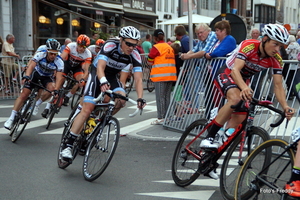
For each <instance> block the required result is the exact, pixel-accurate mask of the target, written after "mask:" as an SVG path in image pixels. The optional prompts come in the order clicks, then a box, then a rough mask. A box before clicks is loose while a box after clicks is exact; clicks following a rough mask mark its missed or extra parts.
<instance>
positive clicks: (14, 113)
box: [9, 110, 18, 119]
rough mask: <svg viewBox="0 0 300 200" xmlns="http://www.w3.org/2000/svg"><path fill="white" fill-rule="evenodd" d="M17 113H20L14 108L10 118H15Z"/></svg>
mask: <svg viewBox="0 0 300 200" xmlns="http://www.w3.org/2000/svg"><path fill="white" fill-rule="evenodd" d="M17 113H18V112H17V111H15V110H12V111H11V114H10V117H9V118H10V119H14V118H15V116H16V114H17Z"/></svg>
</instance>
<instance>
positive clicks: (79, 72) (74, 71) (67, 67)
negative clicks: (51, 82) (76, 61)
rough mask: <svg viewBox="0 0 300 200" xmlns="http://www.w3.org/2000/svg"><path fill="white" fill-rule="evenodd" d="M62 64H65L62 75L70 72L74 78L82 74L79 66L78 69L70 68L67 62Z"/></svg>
mask: <svg viewBox="0 0 300 200" xmlns="http://www.w3.org/2000/svg"><path fill="white" fill-rule="evenodd" d="M64 64H65V66H64V71H63V74H64V75H67V74H69V73H70V72H73V76H74V77H76V76H77V75H78V74H83V69H82V67H81V66H80V67H72V66H71V65H70V63H69V62H68V61H64Z"/></svg>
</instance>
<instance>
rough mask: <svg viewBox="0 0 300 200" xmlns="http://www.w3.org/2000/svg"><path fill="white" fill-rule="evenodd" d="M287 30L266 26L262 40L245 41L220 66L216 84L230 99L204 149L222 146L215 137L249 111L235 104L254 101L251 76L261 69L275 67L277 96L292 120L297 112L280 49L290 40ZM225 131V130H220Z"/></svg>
mask: <svg viewBox="0 0 300 200" xmlns="http://www.w3.org/2000/svg"><path fill="white" fill-rule="evenodd" d="M288 38H289V34H288V32H287V30H286V29H285V28H284V27H283V26H281V25H277V24H267V25H265V26H264V31H263V38H262V41H257V40H245V41H243V42H242V43H241V44H240V45H239V46H238V47H237V48H236V49H235V50H234V51H233V53H232V55H231V56H230V57H228V58H227V60H226V64H225V65H224V66H223V67H222V68H221V69H219V71H218V73H217V76H216V78H215V83H216V86H217V87H218V88H219V89H220V91H221V92H222V94H223V95H225V96H226V98H227V103H226V104H225V105H224V106H223V107H222V108H221V109H220V110H219V113H218V115H217V116H216V118H215V119H214V120H213V121H214V123H213V125H212V126H211V128H210V131H209V133H208V134H207V136H206V138H205V139H204V140H202V142H201V144H200V147H202V148H218V147H219V146H220V145H221V144H222V143H220V141H217V140H215V135H216V134H217V132H218V131H219V130H220V129H221V128H222V127H223V126H224V124H225V123H226V122H227V121H228V120H229V119H230V120H229V121H228V123H227V125H226V126H227V127H226V128H236V127H237V126H238V125H239V124H240V123H241V122H242V120H244V117H245V113H243V112H239V111H235V112H233V111H234V109H232V108H231V106H232V105H236V104H237V103H238V102H239V101H240V100H241V99H243V100H251V98H252V94H253V91H252V89H251V88H250V87H249V86H248V85H249V82H250V78H251V76H252V75H254V74H255V73H257V72H260V71H262V70H264V69H267V68H270V67H272V68H273V82H274V92H275V95H276V99H277V100H278V102H279V103H280V105H281V107H282V108H283V110H284V112H285V113H286V118H287V119H288V120H289V119H291V117H292V116H293V114H294V109H293V108H291V107H289V106H288V104H287V102H286V94H285V91H284V88H283V86H282V65H283V63H282V59H281V56H280V55H279V49H280V47H281V46H283V45H284V44H287V43H288ZM220 134H222V133H220Z"/></svg>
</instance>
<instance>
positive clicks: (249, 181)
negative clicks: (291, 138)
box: [235, 139, 294, 200]
mask: <svg viewBox="0 0 300 200" xmlns="http://www.w3.org/2000/svg"><path fill="white" fill-rule="evenodd" d="M287 146H288V143H287V142H286V141H284V140H280V139H272V140H268V141H266V142H264V143H263V144H262V145H260V146H259V147H258V148H257V149H255V150H254V151H253V152H252V153H251V154H250V156H249V157H248V158H247V160H246V161H245V163H244V165H243V167H242V169H241V171H240V173H239V175H238V178H237V180H236V185H235V199H237V200H244V199H257V200H261V199H268V200H269V199H272V200H276V199H281V195H280V192H278V191H282V190H284V187H285V184H286V183H287V182H288V181H289V179H290V177H291V172H292V167H293V164H294V152H293V150H292V149H289V150H287V151H286V147H287ZM284 151H286V152H285V153H284V154H283V155H282V156H279V155H280V154H281V153H283V152H284ZM271 162H274V163H272V164H271V165H269V164H270V163H271ZM264 169H265V170H264ZM262 170H264V171H262ZM266 183H268V184H269V185H270V186H271V187H272V188H271V187H270V186H267V185H266Z"/></svg>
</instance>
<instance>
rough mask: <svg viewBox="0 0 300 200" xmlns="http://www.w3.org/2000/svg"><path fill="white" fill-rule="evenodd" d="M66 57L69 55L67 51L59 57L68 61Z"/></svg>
mask: <svg viewBox="0 0 300 200" xmlns="http://www.w3.org/2000/svg"><path fill="white" fill-rule="evenodd" d="M68 55H69V53H68V52H67V51H65V50H64V51H63V52H62V54H60V57H61V58H62V59H63V60H67V59H68Z"/></svg>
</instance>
